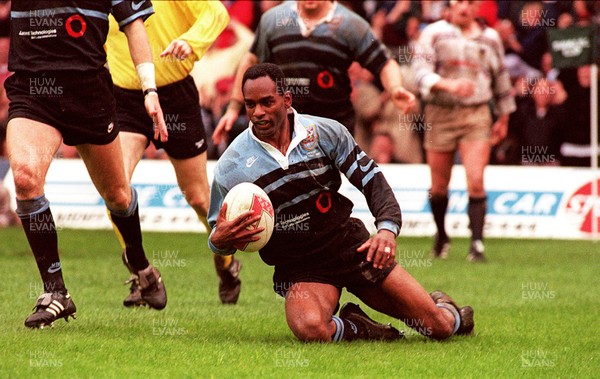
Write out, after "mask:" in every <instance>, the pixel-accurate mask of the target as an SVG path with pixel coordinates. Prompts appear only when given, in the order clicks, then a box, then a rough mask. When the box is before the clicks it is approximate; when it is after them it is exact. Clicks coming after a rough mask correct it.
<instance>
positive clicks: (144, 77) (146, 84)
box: [135, 62, 156, 91]
mask: <svg viewBox="0 0 600 379" xmlns="http://www.w3.org/2000/svg"><path fill="white" fill-rule="evenodd" d="M135 71H137V74H138V78H140V83H141V85H142V91H146V90H147V89H149V88H156V80H155V77H154V63H151V62H143V63H140V64H138V65H137V66H135Z"/></svg>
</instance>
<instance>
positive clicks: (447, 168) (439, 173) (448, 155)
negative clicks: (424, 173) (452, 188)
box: [426, 150, 454, 194]
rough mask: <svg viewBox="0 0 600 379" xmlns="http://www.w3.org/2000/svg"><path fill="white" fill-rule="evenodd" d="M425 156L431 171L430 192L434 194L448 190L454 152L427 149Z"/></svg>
mask: <svg viewBox="0 0 600 379" xmlns="http://www.w3.org/2000/svg"><path fill="white" fill-rule="evenodd" d="M426 157H427V164H428V165H429V170H430V173H431V192H432V193H435V194H443V193H446V192H448V185H449V184H450V178H451V175H452V165H453V164H454V152H453V151H452V152H446V151H435V150H427V152H426Z"/></svg>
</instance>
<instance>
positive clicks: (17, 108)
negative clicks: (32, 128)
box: [4, 68, 119, 146]
mask: <svg viewBox="0 0 600 379" xmlns="http://www.w3.org/2000/svg"><path fill="white" fill-rule="evenodd" d="M4 86H5V88H6V95H7V96H8V98H9V100H10V105H9V108H8V120H11V119H14V118H27V119H30V120H34V121H39V122H43V123H44V124H48V125H50V126H52V127H54V128H56V129H57V130H58V131H59V132H60V133H61V134H62V137H63V141H64V143H65V144H67V145H70V146H77V145H81V144H87V143H89V144H94V145H106V144H108V143H110V142H112V141H113V140H114V139H115V138H117V134H118V133H119V128H118V127H116V125H115V124H114V120H115V118H114V117H115V99H114V96H113V88H112V87H113V84H112V78H111V76H110V74H109V72H108V71H107V70H106V69H104V68H102V69H100V70H98V71H94V72H74V71H64V72H57V71H47V72H44V73H33V72H22V71H19V72H16V73H15V74H13V75H12V76H10V77H9V78H8V79H6V82H5V84H4Z"/></svg>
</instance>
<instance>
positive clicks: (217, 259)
mask: <svg viewBox="0 0 600 379" xmlns="http://www.w3.org/2000/svg"><path fill="white" fill-rule="evenodd" d="M197 138H198V137H197ZM169 159H170V160H171V163H172V164H173V168H174V169H175V175H176V176H177V183H178V184H179V188H181V192H182V193H183V195H184V196H185V199H186V200H187V202H188V204H189V205H190V206H191V207H192V208H193V209H194V211H195V212H196V214H197V215H198V219H199V220H200V222H202V224H203V225H204V227H205V228H206V230H207V231H208V232H209V233H210V227H209V226H208V222H207V221H206V216H207V214H208V205H209V201H210V187H209V185H208V176H207V174H206V159H207V152H206V151H204V152H203V153H202V154H200V155H196V156H194V157H191V158H185V159H177V158H173V157H172V156H169ZM213 259H214V263H215V269H216V271H217V275H218V276H219V298H220V299H221V302H222V303H223V304H235V303H237V300H238V298H239V296H240V291H241V286H242V282H241V280H240V278H239V276H240V269H241V263H240V262H239V261H238V260H236V259H234V258H233V255H229V256H221V255H218V254H213Z"/></svg>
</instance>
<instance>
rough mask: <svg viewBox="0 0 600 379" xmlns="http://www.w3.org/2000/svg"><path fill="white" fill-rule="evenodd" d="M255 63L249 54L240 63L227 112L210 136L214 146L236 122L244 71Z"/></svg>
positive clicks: (241, 99) (241, 97)
mask: <svg viewBox="0 0 600 379" xmlns="http://www.w3.org/2000/svg"><path fill="white" fill-rule="evenodd" d="M257 63H258V57H257V56H256V55H254V54H252V53H251V52H247V53H246V54H245V55H244V57H243V58H242V60H241V61H240V65H239V66H238V69H237V72H236V74H235V80H234V82H233V89H232V90H231V98H230V100H229V105H228V106H227V111H226V112H225V114H223V116H222V117H221V119H220V120H219V123H218V124H217V127H216V128H215V131H214V132H213V135H212V139H213V142H214V143H215V144H216V145H218V144H220V143H221V142H222V141H225V139H226V138H227V132H229V131H230V130H231V128H232V127H233V123H234V122H235V120H237V118H238V116H239V114H240V110H241V109H242V106H243V105H244V96H243V94H242V78H243V77H244V73H245V72H246V70H247V69H248V68H249V67H250V66H253V65H255V64H257Z"/></svg>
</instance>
